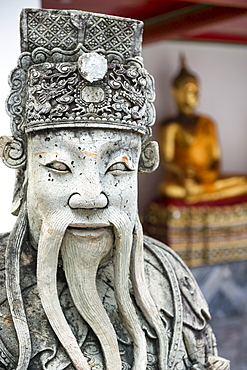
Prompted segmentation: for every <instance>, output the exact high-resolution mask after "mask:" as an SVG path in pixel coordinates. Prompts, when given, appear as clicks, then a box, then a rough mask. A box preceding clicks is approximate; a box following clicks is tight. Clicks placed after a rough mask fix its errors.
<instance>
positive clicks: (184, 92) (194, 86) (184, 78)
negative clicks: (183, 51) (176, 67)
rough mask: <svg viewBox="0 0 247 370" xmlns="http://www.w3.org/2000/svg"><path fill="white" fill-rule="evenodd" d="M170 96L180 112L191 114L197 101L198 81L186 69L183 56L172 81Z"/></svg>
mask: <svg viewBox="0 0 247 370" xmlns="http://www.w3.org/2000/svg"><path fill="white" fill-rule="evenodd" d="M172 94H173V96H174V99H175V101H176V104H177V107H178V110H179V111H180V112H182V113H185V114H190V113H193V111H194V108H195V107H196V106H197V104H198V99H199V80H198V77H197V76H196V75H195V74H194V73H192V72H191V71H190V70H189V69H188V68H187V66H186V61H185V57H184V56H183V55H181V57H180V71H179V73H178V74H177V76H175V77H174V79H173V80H172Z"/></svg>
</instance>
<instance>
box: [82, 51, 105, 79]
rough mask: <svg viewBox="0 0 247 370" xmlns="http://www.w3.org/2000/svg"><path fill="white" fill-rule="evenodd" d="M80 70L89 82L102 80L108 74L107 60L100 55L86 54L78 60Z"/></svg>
mask: <svg viewBox="0 0 247 370" xmlns="http://www.w3.org/2000/svg"><path fill="white" fill-rule="evenodd" d="M78 69H79V72H80V74H81V76H82V77H83V78H85V79H86V80H87V81H89V82H93V81H99V80H102V79H103V78H104V76H105V74H106V72H107V60H106V58H105V57H104V56H103V55H100V54H98V53H95V52H92V53H86V54H83V55H81V56H80V57H79V59H78Z"/></svg>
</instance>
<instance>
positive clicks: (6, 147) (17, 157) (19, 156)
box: [0, 136, 26, 169]
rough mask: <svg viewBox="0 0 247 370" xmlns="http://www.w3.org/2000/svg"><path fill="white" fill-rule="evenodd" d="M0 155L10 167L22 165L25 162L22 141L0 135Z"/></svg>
mask: <svg viewBox="0 0 247 370" xmlns="http://www.w3.org/2000/svg"><path fill="white" fill-rule="evenodd" d="M0 157H2V160H3V163H4V164H6V166H8V167H10V168H15V169H17V168H21V167H23V166H24V165H25V162H26V154H25V150H24V145H23V142H22V141H21V140H19V139H15V138H13V137H8V136H0Z"/></svg>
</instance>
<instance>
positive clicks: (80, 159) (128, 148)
mask: <svg viewBox="0 0 247 370" xmlns="http://www.w3.org/2000/svg"><path fill="white" fill-rule="evenodd" d="M28 141H29V144H28V193H27V200H28V202H27V204H28V218H29V225H30V231H31V235H32V236H33V238H34V240H35V242H36V243H38V240H39V235H40V230H41V224H42V220H43V219H44V218H46V215H47V214H51V213H52V212H56V211H57V210H59V209H61V210H63V209H68V210H70V212H72V213H73V214H76V216H77V223H78V225H79V226H80V227H81V229H80V230H77V233H78V234H80V235H82V236H83V235H85V236H86V234H87V230H86V229H85V228H87V227H91V228H98V226H100V217H101V214H102V213H103V212H104V210H105V209H107V208H111V209H113V208H114V209H115V210H117V211H121V212H124V213H125V214H126V215H127V217H128V218H129V219H130V220H131V221H132V222H134V219H135V217H136V213H137V172H138V160H139V155H140V146H141V140H140V136H139V135H137V134H130V133H127V132H125V131H113V130H101V129H91V130H90V131H89V130H86V129H84V130H56V131H50V132H49V133H41V132H39V133H38V134H37V135H34V136H32V137H30V138H29V140H28ZM94 216H95V217H94ZM95 222H96V223H95ZM94 223H95V224H94ZM97 223H98V225H97ZM78 225H77V226H78ZM70 226H72V225H70ZM102 226H104V225H102ZM96 232H99V231H96V230H95V233H96Z"/></svg>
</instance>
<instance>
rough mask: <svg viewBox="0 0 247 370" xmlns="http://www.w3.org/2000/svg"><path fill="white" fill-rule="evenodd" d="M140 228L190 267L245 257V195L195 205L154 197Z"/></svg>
mask: <svg viewBox="0 0 247 370" xmlns="http://www.w3.org/2000/svg"><path fill="white" fill-rule="evenodd" d="M144 231H145V233H146V234H147V235H149V236H152V237H154V238H156V239H158V240H160V241H163V242H164V243H166V244H168V245H169V246H170V247H171V248H172V249H173V250H174V251H176V252H177V253H178V254H179V255H180V257H181V258H182V259H183V260H184V261H185V263H186V264H187V265H188V266H190V267H195V266H202V265H212V264H219V263H225V262H234V261H242V260H247V196H242V197H235V198H229V199H225V200H221V201H211V202H201V203H196V204H188V203H185V202H183V201H180V200H175V199H171V198H160V199H157V200H155V201H153V202H151V203H150V205H149V206H148V208H147V210H146V213H145V216H144Z"/></svg>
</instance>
